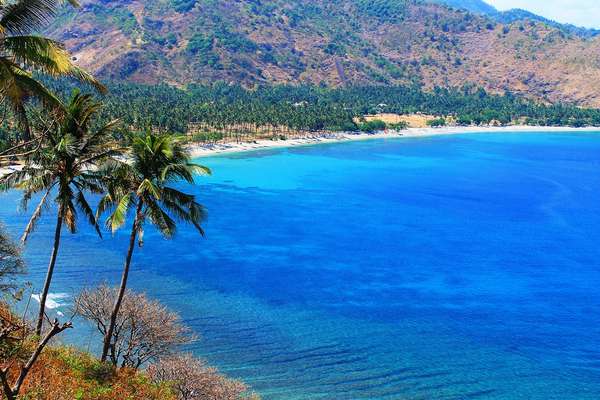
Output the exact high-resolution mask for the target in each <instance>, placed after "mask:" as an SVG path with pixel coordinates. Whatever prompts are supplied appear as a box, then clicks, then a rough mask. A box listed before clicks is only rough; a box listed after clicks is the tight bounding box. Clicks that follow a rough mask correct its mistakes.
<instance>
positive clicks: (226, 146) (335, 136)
mask: <svg viewBox="0 0 600 400" xmlns="http://www.w3.org/2000/svg"><path fill="white" fill-rule="evenodd" d="M500 132H505V133H577V132H600V127H583V128H572V127H559V126H527V125H515V126H498V127H477V126H467V127H443V128H408V129H405V130H402V131H390V132H387V133H384V132H378V133H347V132H339V133H337V132H336V133H327V134H321V135H315V136H311V137H306V138H295V139H287V140H270V139H261V140H256V141H253V142H240V143H206V144H202V143H193V144H190V145H189V149H190V151H191V153H192V157H194V158H202V157H211V156H217V155H222V154H233V153H246V152H251V151H258V150H270V149H277V148H289V147H299V146H312V145H316V144H327V143H343V142H350V141H362V140H375V139H401V138H420V137H423V138H425V137H434V136H442V135H460V134H465V133H482V134H485V133H500Z"/></svg>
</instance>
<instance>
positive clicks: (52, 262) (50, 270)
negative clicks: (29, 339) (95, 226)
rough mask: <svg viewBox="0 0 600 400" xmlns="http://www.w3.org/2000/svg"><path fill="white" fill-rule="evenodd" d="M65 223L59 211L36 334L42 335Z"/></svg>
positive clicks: (41, 296) (41, 295)
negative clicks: (47, 300) (47, 301)
mask: <svg viewBox="0 0 600 400" xmlns="http://www.w3.org/2000/svg"><path fill="white" fill-rule="evenodd" d="M62 225H63V213H62V210H59V211H58V217H57V219H56V230H55V232H54V246H53V247H52V254H51V255H50V263H49V264H48V272H46V281H45V282H44V289H43V290H42V293H41V294H40V311H39V314H38V319H37V325H36V327H35V334H36V335H37V336H41V335H42V327H43V325H44V317H45V314H46V299H47V298H48V292H49V291H50V283H51V282H52V274H54V266H55V265H56V257H57V256H58V248H59V246H60V233H61V230H62Z"/></svg>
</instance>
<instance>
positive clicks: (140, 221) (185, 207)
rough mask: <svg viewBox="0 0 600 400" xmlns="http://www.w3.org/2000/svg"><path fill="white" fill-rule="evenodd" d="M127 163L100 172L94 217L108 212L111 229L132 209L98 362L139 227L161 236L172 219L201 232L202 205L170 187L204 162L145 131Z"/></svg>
mask: <svg viewBox="0 0 600 400" xmlns="http://www.w3.org/2000/svg"><path fill="white" fill-rule="evenodd" d="M128 153H129V154H128V161H125V162H118V161H113V162H112V163H110V164H109V165H107V167H106V168H105V169H103V170H102V171H101V174H102V175H103V176H105V177H106V181H105V190H106V195H105V196H104V197H103V198H102V199H101V200H100V203H99V204H98V211H97V212H96V218H99V217H100V215H102V214H104V213H105V212H108V211H110V214H109V216H108V218H107V221H106V223H107V225H108V226H109V227H110V228H111V229H112V231H113V232H115V231H116V230H117V229H119V228H120V227H122V226H123V225H124V224H125V222H126V220H127V215H128V214H129V212H130V211H131V212H133V213H134V220H133V225H132V227H131V233H130V235H129V247H128V250H127V256H126V258H125V265H124V267H123V273H122V277H121V285H120V287H119V292H118V295H117V298H116V300H115V304H114V307H113V310H112V313H111V316H110V323H109V326H108V329H107V331H106V335H105V336H104V345H103V348H102V356H101V360H102V361H106V357H107V355H108V352H109V349H110V346H111V342H112V336H113V332H114V328H115V323H116V320H117V316H118V314H119V310H120V308H121V303H122V301H123V296H124V294H125V289H126V287H127V279H128V277H129V267H130V265H131V258H132V256H133V249H134V247H135V243H136V241H138V244H139V245H140V246H141V245H142V240H143V233H144V225H145V223H146V221H149V222H150V223H151V224H152V225H154V226H155V227H156V228H157V229H158V230H159V231H160V232H161V233H162V234H163V236H165V237H166V238H171V237H172V236H173V235H174V234H175V231H176V228H177V223H176V220H179V221H182V222H187V223H190V224H192V225H193V226H194V227H195V228H196V229H197V230H198V232H200V234H201V235H203V234H204V232H203V230H202V227H201V226H200V224H201V222H202V221H203V220H204V218H205V217H206V212H205V209H204V207H203V206H202V205H200V204H199V203H197V202H196V199H195V196H193V195H190V194H186V193H184V192H181V191H180V190H177V189H175V188H174V187H173V186H172V184H175V183H177V182H180V181H185V182H188V183H193V182H194V174H195V173H200V174H210V170H209V169H208V168H206V167H204V166H201V165H198V164H194V163H192V162H191V158H190V155H189V152H188V151H187V150H186V149H185V148H184V146H183V144H182V142H181V141H180V140H178V139H177V138H175V137H174V136H173V135H169V134H158V133H153V132H146V133H141V134H135V135H133V137H132V138H131V144H130V148H129V152H128Z"/></svg>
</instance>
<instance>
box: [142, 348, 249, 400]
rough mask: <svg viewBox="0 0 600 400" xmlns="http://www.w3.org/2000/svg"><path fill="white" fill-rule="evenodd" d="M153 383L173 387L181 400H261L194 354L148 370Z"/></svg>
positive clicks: (162, 361) (165, 359) (164, 361)
mask: <svg viewBox="0 0 600 400" xmlns="http://www.w3.org/2000/svg"><path fill="white" fill-rule="evenodd" d="M148 374H149V375H150V379H152V381H153V382H155V383H157V384H160V383H164V382H166V383H169V384H170V385H171V387H172V388H173V390H174V391H175V393H176V394H177V399H178V400H243V399H247V400H258V399H259V397H258V396H257V395H255V394H253V393H250V392H249V390H248V387H247V386H246V385H244V384H243V383H242V382H239V381H236V380H233V379H230V378H228V377H226V376H224V375H221V374H220V373H219V371H218V370H217V369H215V368H212V367H209V366H207V365H206V363H205V362H204V361H203V360H199V359H197V358H194V357H193V356H192V355H191V354H175V355H170V356H167V357H163V358H161V359H160V360H159V361H158V362H156V363H154V364H151V365H150V366H149V367H148Z"/></svg>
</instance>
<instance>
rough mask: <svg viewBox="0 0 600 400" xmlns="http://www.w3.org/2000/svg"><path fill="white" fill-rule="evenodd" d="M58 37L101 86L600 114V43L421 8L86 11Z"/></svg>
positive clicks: (121, 6)
mask: <svg viewBox="0 0 600 400" xmlns="http://www.w3.org/2000/svg"><path fill="white" fill-rule="evenodd" d="M51 33H52V34H53V35H54V36H56V37H58V38H59V39H61V40H63V41H64V42H65V43H66V44H67V46H68V48H69V49H70V50H71V51H72V52H73V54H74V56H75V57H76V59H77V60H78V62H79V63H80V64H81V65H83V66H84V67H86V68H89V69H91V70H92V71H93V72H95V73H96V74H98V75H99V76H100V77H101V78H104V79H111V80H127V81H132V82H138V83H150V84H153V83H159V82H165V83H168V84H171V85H176V86H179V87H182V86H185V85H187V84H189V83H209V82H214V81H217V80H223V81H226V82H235V83H243V84H244V85H245V86H252V85H255V84H290V83H292V84H295V83H310V84H315V85H319V84H320V85H328V86H338V85H395V84H418V85H422V86H423V87H424V88H429V89H432V88H434V87H436V86H442V87H460V86H462V85H464V84H466V83H467V84H470V85H475V86H480V87H483V88H485V89H486V90H489V91H491V92H496V93H503V92H505V91H510V92H514V93H517V94H523V95H526V96H528V97H533V98H536V99H540V100H542V101H547V102H572V103H576V104H580V105H584V106H594V107H596V106H600V96H598V94H597V93H600V83H598V82H600V79H598V77H600V41H599V40H598V39H597V38H582V37H578V36H576V35H570V34H568V33H566V32H564V31H563V30H561V29H558V28H556V27H552V26H549V25H547V24H545V23H542V22H537V21H532V20H527V21H518V22H512V23H510V24H499V23H497V22H496V21H494V20H492V19H491V18H489V17H487V16H482V15H476V14H473V13H470V12H466V11H462V10H456V9H452V8H450V7H448V6H444V5H439V4H432V3H426V2H422V1H417V0H350V1H342V0H331V1H324V0H315V1H307V0H290V1H282V0H240V1H231V0H148V1H145V2H144V1H140V0H113V1H106V0H84V1H82V8H81V9H80V10H79V11H78V12H76V13H75V12H72V11H64V12H63V13H62V14H61V15H60V16H59V18H58V20H57V22H56V24H55V25H54V27H53V28H52V30H51Z"/></svg>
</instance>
